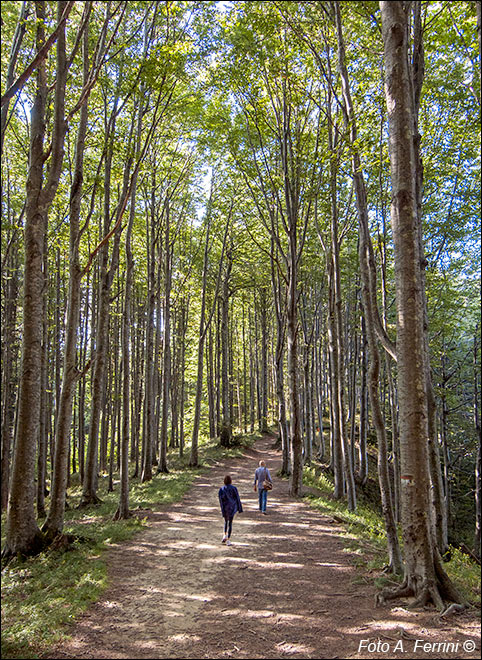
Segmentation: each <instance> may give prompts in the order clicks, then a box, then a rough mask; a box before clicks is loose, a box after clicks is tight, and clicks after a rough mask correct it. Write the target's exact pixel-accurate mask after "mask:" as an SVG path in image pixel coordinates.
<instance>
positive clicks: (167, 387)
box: [157, 195, 172, 474]
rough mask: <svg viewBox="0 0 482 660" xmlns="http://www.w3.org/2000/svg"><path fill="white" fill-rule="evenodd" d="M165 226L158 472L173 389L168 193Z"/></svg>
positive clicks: (162, 469) (163, 462) (164, 462)
mask: <svg viewBox="0 0 482 660" xmlns="http://www.w3.org/2000/svg"><path fill="white" fill-rule="evenodd" d="M164 215H165V227H164V306H163V312H164V313H163V321H164V332H163V341H162V359H163V368H162V371H163V379H162V410H161V425H160V438H159V440H160V447H159V463H158V466H157V474H159V473H161V472H164V473H168V472H169V469H168V467H167V427H168V419H169V407H170V391H171V283H172V266H171V263H172V245H171V238H170V232H171V210H170V200H169V196H168V195H167V197H166V201H165V214H164Z"/></svg>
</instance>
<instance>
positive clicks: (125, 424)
mask: <svg viewBox="0 0 482 660" xmlns="http://www.w3.org/2000/svg"><path fill="white" fill-rule="evenodd" d="M141 132H142V110H140V111H139V114H138V120H137V136H136V152H137V155H139V151H140V144H141ZM136 193H137V173H136V174H135V176H134V178H133V181H132V190H131V200H130V209H129V220H128V223H127V229H126V237H125V252H126V274H125V284H124V309H123V313H122V321H121V350H122V357H121V360H122V369H121V370H122V426H121V440H120V452H119V453H120V489H119V505H118V507H117V511H116V512H115V514H114V520H125V519H127V518H129V517H130V510H129V436H130V430H131V428H132V423H131V415H130V412H131V400H130V399H131V374H130V358H131V332H130V326H131V323H132V283H133V279H134V258H133V254H132V240H131V239H132V227H133V224H134V218H135V212H136Z"/></svg>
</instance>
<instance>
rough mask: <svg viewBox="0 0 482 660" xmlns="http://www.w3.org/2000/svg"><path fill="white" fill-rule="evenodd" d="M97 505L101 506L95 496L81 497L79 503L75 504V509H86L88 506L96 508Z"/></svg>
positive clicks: (99, 500) (98, 498)
mask: <svg viewBox="0 0 482 660" xmlns="http://www.w3.org/2000/svg"><path fill="white" fill-rule="evenodd" d="M99 504H102V500H101V499H100V497H97V495H95V494H91V495H82V498H81V500H80V502H79V503H78V504H77V509H86V508H87V507H88V506H98V505H99Z"/></svg>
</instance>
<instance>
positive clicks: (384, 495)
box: [335, 3, 402, 573]
mask: <svg viewBox="0 0 482 660" xmlns="http://www.w3.org/2000/svg"><path fill="white" fill-rule="evenodd" d="M335 10H336V11H335V17H336V25H337V36H338V60H339V68H340V72H341V79H342V90H343V100H344V111H345V117H346V123H347V126H349V129H350V142H351V151H352V154H351V155H352V170H353V181H354V185H355V196H356V205H357V213H358V224H359V242H358V249H359V262H360V276H361V292H362V305H363V313H364V318H365V330H366V338H367V345H368V350H369V353H370V362H369V374H368V375H369V379H368V388H369V395H370V407H371V411H372V419H373V423H374V426H375V430H376V433H377V444H378V481H379V484H380V495H381V500H382V511H383V516H384V519H385V529H386V532H387V543H388V555H389V561H390V568H391V569H392V570H393V571H394V572H395V573H401V572H402V556H401V551H400V546H399V543H398V533H397V527H396V524H395V517H394V515H393V506H392V497H391V492H390V478H389V473H388V446H387V437H386V432H385V423H384V420H383V416H382V410H381V405H380V394H379V390H378V382H379V379H380V354H379V351H378V346H377V337H376V321H375V315H376V314H377V311H378V310H377V308H376V304H377V302H376V269H375V267H374V258H373V250H372V246H371V239H370V230H369V224H368V205H367V196H366V188H365V181H364V178H363V172H362V165H361V158H360V154H359V152H358V148H357V146H356V145H357V137H358V135H357V125H356V117H355V112H354V109H353V103H352V99H351V92H350V86H349V81H348V70H347V67H346V64H345V44H344V40H343V32H342V24H341V15H340V6H339V3H336V4H335Z"/></svg>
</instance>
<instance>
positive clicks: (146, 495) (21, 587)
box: [1, 435, 260, 659]
mask: <svg viewBox="0 0 482 660" xmlns="http://www.w3.org/2000/svg"><path fill="white" fill-rule="evenodd" d="M258 437H260V436H258V435H253V436H244V437H243V438H242V445H240V446H235V447H233V448H232V449H229V450H226V449H223V448H221V447H220V446H219V445H217V444H214V441H209V442H208V441H206V442H204V443H200V448H199V462H200V467H198V468H190V467H188V465H187V463H188V460H189V455H185V456H184V457H183V458H180V457H179V456H178V455H177V450H172V451H170V455H169V470H170V472H169V474H162V475H159V476H154V477H153V479H152V480H151V481H148V482H146V483H143V484H141V483H140V481H139V479H132V480H131V482H130V495H129V505H130V509H131V510H132V511H133V512H134V513H135V515H134V516H133V517H131V518H130V519H129V520H121V521H113V519H112V518H113V515H114V513H115V511H116V509H117V505H118V498H119V488H118V487H116V482H115V480H114V488H115V490H114V492H111V493H108V492H107V485H108V476H107V475H101V477H100V479H99V490H98V495H99V497H100V498H101V499H102V504H101V505H100V506H98V507H90V508H87V509H83V510H78V509H76V508H75V506H76V504H77V503H78V501H80V496H81V490H82V488H81V484H80V483H79V481H78V475H73V477H72V479H71V482H72V485H71V487H70V488H69V491H68V501H69V503H70V507H71V508H69V509H68V510H67V511H66V514H65V527H64V531H65V532H66V533H71V534H75V535H78V536H79V537H81V538H82V540H79V541H75V542H74V543H73V544H72V545H71V546H70V547H69V548H68V549H67V550H52V549H51V550H49V551H47V552H44V553H42V554H40V555H38V556H36V557H32V558H29V559H25V560H13V561H11V562H10V563H9V564H8V565H7V566H6V567H5V568H4V569H3V571H2V649H1V650H2V658H26V659H30V658H39V657H48V656H47V655H46V654H47V653H48V650H49V648H50V647H51V646H52V645H53V644H55V643H57V642H59V641H60V640H62V639H63V638H65V636H67V635H68V634H69V624H72V623H73V622H74V620H75V619H76V617H78V616H79V614H81V613H82V612H84V611H85V610H86V609H87V608H88V607H89V605H90V604H91V603H93V602H95V601H97V600H98V599H99V598H100V596H101V594H102V593H103V591H104V590H105V589H106V588H107V586H108V581H107V564H106V558H105V552H106V551H107V550H108V549H109V547H111V546H112V545H113V544H117V543H122V542H123V541H126V540H127V539H130V538H132V537H133V536H134V535H135V534H137V533H138V532H139V531H141V530H142V529H144V528H145V527H146V526H147V525H148V523H147V520H146V517H143V516H142V512H143V510H145V509H156V508H158V507H159V505H162V504H171V503H174V502H179V501H180V500H181V499H182V498H183V496H184V494H185V493H186V492H187V491H188V490H189V488H190V487H191V485H192V483H193V481H194V480H195V479H196V477H197V476H198V475H199V474H202V473H203V472H206V470H207V469H209V467H211V466H213V465H214V464H215V463H216V462H217V461H220V460H225V459H229V458H236V457H238V456H240V455H241V454H242V447H243V446H244V447H246V446H252V445H253V444H254V442H255V440H256V439H257V438H258ZM116 476H117V475H116ZM46 505H47V507H48V500H47V503H46ZM42 523H43V520H39V525H41V524H42ZM4 531H5V525H2V532H4ZM3 544H4V538H3V536H2V546H3Z"/></svg>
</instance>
